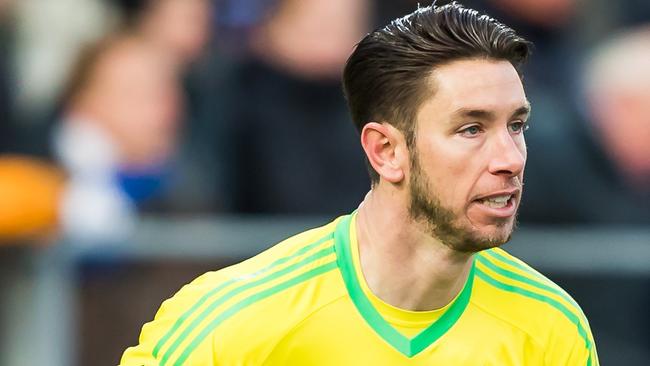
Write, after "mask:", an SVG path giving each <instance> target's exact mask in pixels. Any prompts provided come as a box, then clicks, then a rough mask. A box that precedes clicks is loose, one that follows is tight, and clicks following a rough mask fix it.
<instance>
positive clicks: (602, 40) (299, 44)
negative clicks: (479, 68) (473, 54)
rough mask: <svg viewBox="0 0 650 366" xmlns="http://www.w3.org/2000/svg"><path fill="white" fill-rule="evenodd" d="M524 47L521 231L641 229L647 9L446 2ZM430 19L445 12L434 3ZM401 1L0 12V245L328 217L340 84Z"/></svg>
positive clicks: (61, 5)
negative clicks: (153, 218) (252, 217)
mask: <svg viewBox="0 0 650 366" xmlns="http://www.w3.org/2000/svg"><path fill="white" fill-rule="evenodd" d="M461 2H462V3H463V4H464V5H466V6H469V7H473V8H476V9H479V10H484V11H486V12H488V13H489V14H490V15H492V16H494V17H495V18H497V19H499V20H501V21H503V22H504V23H506V24H508V25H510V26H512V27H513V28H514V29H516V30H517V31H518V32H519V33H520V34H522V35H523V36H524V37H526V38H527V39H529V40H531V41H532V42H533V43H534V44H535V48H534V55H533V56H532V58H531V62H530V63H529V64H528V65H527V67H526V69H525V71H524V74H525V80H524V82H525V87H526V90H527V94H528V98H529V100H530V101H531V104H532V106H533V113H532V117H531V121H530V122H531V123H530V124H531V129H530V130H529V131H528V132H527V134H528V135H527V137H526V138H527V143H528V149H529V158H528V163H527V170H526V179H525V194H524V200H523V203H522V208H521V214H520V222H521V223H522V224H557V225H582V224H599V225H602V224H635V225H646V226H647V225H649V224H650V119H649V117H648V116H650V2H647V1H645V0H621V1H616V2H614V1H608V0H465V1H461ZM438 3H439V4H442V3H445V1H439V2H438ZM416 7H417V1H414V0H400V1H398V0H329V1H321V0H57V1H52V2H44V1H39V0H0V56H1V57H0V242H15V241H17V240H19V241H21V240H25V239H30V240H31V239H37V240H46V241H47V240H53V239H55V238H61V237H62V236H65V237H70V238H73V239H75V240H78V241H80V242H84V241H88V242H98V241H107V242H112V241H116V240H117V241H119V240H123V239H125V238H127V237H128V235H129V233H130V232H131V231H132V230H133V228H134V226H135V225H136V223H137V218H138V217H139V215H141V214H142V213H153V214H165V215H169V214H173V215H198V214H201V215H203V214H238V215H239V214H272V215H280V214H286V215H306V214H313V215H330V216H333V215H337V214H341V213H345V212H349V211H350V210H353V209H354V208H355V207H356V205H357V204H358V202H360V200H361V199H362V198H363V195H364V194H365V193H366V192H367V191H368V189H369V180H368V178H367V176H366V169H365V167H364V162H363V154H362V150H361V148H360V145H359V143H358V141H357V140H358V138H357V135H356V132H355V130H354V128H353V126H352V123H351V122H350V118H349V116H348V112H347V109H346V107H345V101H344V99H343V94H342V91H341V86H340V75H341V70H342V67H343V65H344V63H345V61H346V58H347V56H348V55H349V53H350V52H351V50H352V48H353V47H354V44H355V43H356V42H357V41H358V40H359V39H361V37H362V36H363V35H364V34H366V33H367V32H368V31H370V30H372V29H373V28H374V27H376V26H379V25H381V24H384V23H386V22H387V21H389V20H390V19H393V18H395V17H397V16H401V15H403V14H406V13H408V12H410V11H412V10H414V9H415V8H416Z"/></svg>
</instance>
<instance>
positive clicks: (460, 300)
mask: <svg viewBox="0 0 650 366" xmlns="http://www.w3.org/2000/svg"><path fill="white" fill-rule="evenodd" d="M352 219H353V215H348V216H345V217H343V219H341V221H340V222H339V223H338V225H337V227H336V231H335V232H334V246H335V250H336V256H337V260H336V261H337V263H338V267H339V269H340V271H341V274H342V276H343V281H344V282H345V286H346V287H347V290H348V293H349V295H350V298H351V299H352V302H353V303H354V305H355V306H356V308H357V310H358V311H359V313H360V314H361V316H362V317H363V319H364V320H365V321H366V323H368V325H370V327H371V328H372V329H373V330H374V331H375V332H376V333H377V334H378V335H379V336H380V337H381V338H383V339H384V340H385V341H386V342H388V344H390V345H391V346H392V347H393V348H395V349H396V350H397V351H399V352H400V353H402V354H403V355H405V356H407V357H413V356H415V355H417V354H418V353H420V352H421V351H423V350H424V349H425V348H427V347H429V346H430V345H431V344H433V343H434V342H435V341H436V340H438V338H440V337H442V336H443V335H444V334H445V333H446V332H447V331H448V330H449V329H451V327H452V326H453V325H454V324H456V322H457V321H458V319H459V318H460V316H461V315H462V314H463V312H464V311H465V308H466V307H467V304H468V303H469V299H470V297H471V294H472V284H473V283H474V263H472V269H471V270H470V273H469V276H468V278H467V282H466V283H465V286H464V287H463V289H462V291H461V293H460V295H458V297H457V298H456V300H455V301H454V303H453V304H451V306H449V309H448V310H447V311H446V312H445V313H444V314H443V315H442V316H441V317H440V318H439V319H438V320H436V321H435V322H433V323H432V324H431V325H429V326H428V327H427V328H426V329H424V330H423V331H422V332H420V333H419V334H418V335H416V336H415V337H413V338H407V337H405V336H404V335H403V334H401V333H400V332H398V331H397V330H395V328H393V327H392V326H391V325H390V324H389V323H388V322H387V321H386V320H385V319H384V318H383V317H382V316H381V315H380V314H379V313H378V312H377V310H376V309H375V308H374V307H373V306H372V304H371V302H370V300H368V298H367V297H366V295H365V293H364V292H363V289H362V288H361V285H360V284H359V279H358V278H357V276H356V272H355V269H354V263H353V262H352V254H351V253H350V235H356V234H352V233H350V222H351V220H352Z"/></svg>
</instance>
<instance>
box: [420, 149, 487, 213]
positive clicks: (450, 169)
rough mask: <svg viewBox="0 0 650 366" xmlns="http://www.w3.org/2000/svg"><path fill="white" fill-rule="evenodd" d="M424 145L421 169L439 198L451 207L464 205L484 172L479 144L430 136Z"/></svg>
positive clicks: (421, 154)
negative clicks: (482, 170) (477, 145)
mask: <svg viewBox="0 0 650 366" xmlns="http://www.w3.org/2000/svg"><path fill="white" fill-rule="evenodd" d="M422 145H423V146H422V149H420V165H421V169H422V170H423V171H425V172H426V173H427V175H428V178H429V181H430V183H431V185H432V188H433V190H434V191H435V192H436V194H437V195H438V198H439V199H440V201H441V202H442V203H443V204H444V205H446V206H449V208H452V207H453V208H455V209H457V208H458V207H460V206H464V205H465V203H466V201H467V197H468V196H469V195H470V193H471V191H472V189H473V187H474V184H475V182H476V181H477V179H478V177H479V176H480V172H481V169H480V166H481V160H480V159H479V158H478V157H479V156H480V153H479V152H478V151H476V150H477V147H475V146H468V145H467V144H465V145H462V144H458V143H455V141H449V140H431V141H427V142H426V143H425V144H422Z"/></svg>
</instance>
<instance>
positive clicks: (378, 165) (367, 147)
mask: <svg viewBox="0 0 650 366" xmlns="http://www.w3.org/2000/svg"><path fill="white" fill-rule="evenodd" d="M361 146H362V147H363V150H364V151H365V152H366V156H367V157H368V161H369V162H370V165H372V167H373V169H375V171H376V172H377V173H378V174H379V176H381V177H382V178H383V179H385V180H386V181H388V182H390V183H400V182H401V181H402V180H404V171H405V168H406V166H407V164H408V154H407V153H406V152H407V150H406V142H405V140H404V136H403V135H402V133H401V132H400V131H399V130H397V129H396V128H395V127H393V126H391V125H390V124H388V123H377V122H368V123H366V124H365V126H363V130H362V131H361Z"/></svg>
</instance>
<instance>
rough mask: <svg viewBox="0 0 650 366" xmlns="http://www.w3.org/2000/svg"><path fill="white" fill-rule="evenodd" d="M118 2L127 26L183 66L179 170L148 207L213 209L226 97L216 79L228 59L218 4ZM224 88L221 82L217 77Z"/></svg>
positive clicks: (150, 209)
mask: <svg viewBox="0 0 650 366" xmlns="http://www.w3.org/2000/svg"><path fill="white" fill-rule="evenodd" d="M111 1H113V2H114V3H116V4H117V5H118V8H119V9H120V10H121V13H122V15H123V18H124V25H125V29H126V30H127V31H128V32H129V33H131V34H134V35H137V36H138V37H140V38H142V39H143V40H144V41H145V42H148V43H149V44H150V45H151V46H152V47H155V48H158V49H159V50H160V52H161V55H162V56H164V57H166V58H168V59H169V60H170V62H172V63H173V64H174V65H175V67H176V68H177V72H178V74H179V83H180V84H181V85H182V88H183V91H184V95H183V97H184V104H185V107H186V108H185V114H184V116H183V117H184V118H183V123H182V126H181V131H179V135H180V136H179V139H180V140H181V141H180V143H179V148H180V149H179V152H178V155H177V157H176V160H177V162H178V163H177V164H176V165H175V168H176V169H175V170H176V174H174V177H173V179H171V181H170V182H169V189H168V190H166V192H165V193H164V197H160V199H157V200H155V201H152V202H149V203H148V204H147V205H145V206H144V207H143V209H144V210H146V211H147V212H177V213H178V212H200V211H204V212H205V211H207V210H209V209H211V208H213V205H212V202H211V201H212V198H213V197H214V196H215V194H216V193H215V189H214V186H216V185H218V182H219V180H218V179H219V178H220V177H217V176H216V175H215V174H213V171H214V170H215V169H214V166H215V163H214V159H212V157H211V152H212V151H213V145H214V141H213V140H212V139H211V138H206V137H205V136H206V135H212V134H211V133H210V132H207V131H211V130H213V129H214V124H215V119H216V118H215V112H216V113H219V112H220V110H218V109H219V108H217V110H216V111H215V108H214V105H216V104H219V99H220V95H218V94H217V93H215V91H214V89H215V88H214V87H213V81H216V80H218V79H219V78H220V73H221V71H222V69H223V67H222V65H221V64H222V63H224V62H223V59H222V58H221V57H219V56H220V55H219V54H218V52H215V47H213V45H212V44H211V41H212V39H213V38H212V35H213V31H214V28H215V27H214V12H215V4H214V2H213V1H210V0H111ZM217 84H219V85H218V87H220V83H219V82H218V81H217Z"/></svg>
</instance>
